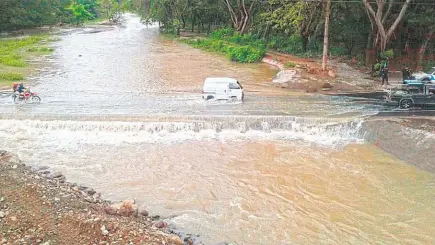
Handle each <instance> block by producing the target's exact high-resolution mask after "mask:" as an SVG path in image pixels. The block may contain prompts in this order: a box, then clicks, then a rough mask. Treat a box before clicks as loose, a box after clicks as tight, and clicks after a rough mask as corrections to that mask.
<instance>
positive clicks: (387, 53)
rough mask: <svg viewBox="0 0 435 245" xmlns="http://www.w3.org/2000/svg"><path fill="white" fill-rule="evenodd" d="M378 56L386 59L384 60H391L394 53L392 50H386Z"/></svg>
mask: <svg viewBox="0 0 435 245" xmlns="http://www.w3.org/2000/svg"><path fill="white" fill-rule="evenodd" d="M380 56H381V58H382V59H386V58H389V59H391V58H393V57H394V51H393V50H392V49H390V50H386V51H384V52H382V53H381V54H380Z"/></svg>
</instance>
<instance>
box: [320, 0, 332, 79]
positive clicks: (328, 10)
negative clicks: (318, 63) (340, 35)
mask: <svg viewBox="0 0 435 245" xmlns="http://www.w3.org/2000/svg"><path fill="white" fill-rule="evenodd" d="M330 13H331V0H326V9H325V34H324V35H323V59H322V70H324V71H326V70H327V68H328V43H329V15H330Z"/></svg>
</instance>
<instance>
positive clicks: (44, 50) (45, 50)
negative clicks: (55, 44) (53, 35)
mask: <svg viewBox="0 0 435 245" xmlns="http://www.w3.org/2000/svg"><path fill="white" fill-rule="evenodd" d="M53 51H54V49H52V48H48V47H31V48H28V49H27V52H39V53H51V52H53Z"/></svg>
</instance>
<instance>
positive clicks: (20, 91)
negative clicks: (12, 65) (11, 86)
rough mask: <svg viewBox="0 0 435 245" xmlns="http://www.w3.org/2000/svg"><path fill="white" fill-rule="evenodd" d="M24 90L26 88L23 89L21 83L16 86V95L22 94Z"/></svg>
mask: <svg viewBox="0 0 435 245" xmlns="http://www.w3.org/2000/svg"><path fill="white" fill-rule="evenodd" d="M25 89H26V88H25V87H24V84H23V83H20V84H19V85H18V88H17V91H18V93H20V94H23V93H24V90H25Z"/></svg>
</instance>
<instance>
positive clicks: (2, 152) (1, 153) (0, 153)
mask: <svg viewBox="0 0 435 245" xmlns="http://www.w3.org/2000/svg"><path fill="white" fill-rule="evenodd" d="M6 153H8V152H7V151H5V150H0V157H2V156H4V155H6Z"/></svg>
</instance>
